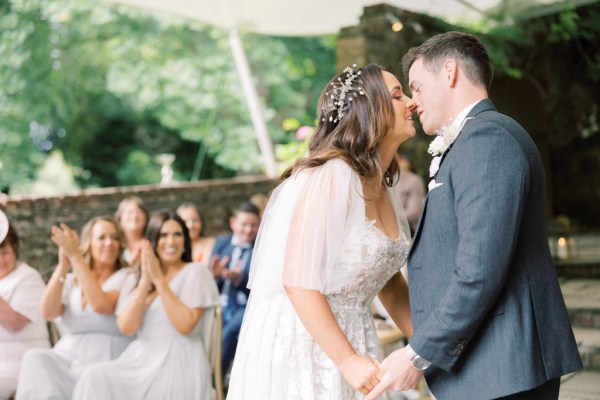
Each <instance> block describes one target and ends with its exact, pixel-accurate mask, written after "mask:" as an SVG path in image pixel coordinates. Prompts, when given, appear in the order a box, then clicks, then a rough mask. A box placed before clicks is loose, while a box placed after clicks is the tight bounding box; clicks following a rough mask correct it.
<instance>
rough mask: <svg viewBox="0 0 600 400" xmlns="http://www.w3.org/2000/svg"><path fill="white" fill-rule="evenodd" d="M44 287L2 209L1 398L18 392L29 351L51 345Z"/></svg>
mask: <svg viewBox="0 0 600 400" xmlns="http://www.w3.org/2000/svg"><path fill="white" fill-rule="evenodd" d="M44 288H45V285H44V280H43V279H42V277H41V275H40V273H39V272H38V271H37V270H35V269H33V268H31V267H30V266H29V265H27V264H26V263H24V262H23V261H19V237H18V235H17V232H16V231H15V229H14V228H13V227H12V226H10V225H9V223H8V220H7V219H6V216H5V215H4V213H3V212H2V211H0V400H5V399H9V398H10V397H11V396H12V395H13V394H14V392H15V389H16V388H17V377H18V376H19V367H20V365H21V359H22V358H23V354H24V353H25V351H27V350H29V349H33V348H38V347H39V348H48V347H50V342H49V341H48V329H47V328H46V322H45V321H44V320H43V319H42V316H41V315H40V312H39V310H38V305H39V304H40V299H41V298H42V295H43V294H44Z"/></svg>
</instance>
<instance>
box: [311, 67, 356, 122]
mask: <svg viewBox="0 0 600 400" xmlns="http://www.w3.org/2000/svg"><path fill="white" fill-rule="evenodd" d="M354 68H356V64H352V67H346V68H345V69H344V72H345V73H346V79H344V80H342V77H340V76H338V78H337V80H336V81H333V82H331V83H330V85H331V87H332V89H331V90H330V91H328V92H326V93H325V94H326V95H327V96H329V99H330V101H329V102H328V104H327V105H326V106H323V107H322V108H323V112H324V113H325V116H324V117H323V118H322V119H321V120H322V121H323V122H325V118H326V117H327V115H328V114H330V113H332V111H334V110H335V111H336V115H335V117H334V116H333V115H329V118H328V120H329V122H333V123H334V124H335V123H337V122H338V121H341V120H342V118H344V115H345V114H346V112H347V111H348V107H349V106H350V102H351V101H353V100H354V98H355V97H358V95H359V94H360V95H361V96H364V95H365V92H364V91H363V88H362V86H360V84H362V83H363V82H362V80H361V79H360V74H361V71H354ZM355 84H358V85H357V86H356V87H354V86H353V85H355Z"/></svg>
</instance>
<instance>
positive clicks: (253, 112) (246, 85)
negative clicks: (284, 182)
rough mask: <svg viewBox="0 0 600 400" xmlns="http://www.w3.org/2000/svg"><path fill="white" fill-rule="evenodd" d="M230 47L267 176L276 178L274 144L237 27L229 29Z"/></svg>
mask: <svg viewBox="0 0 600 400" xmlns="http://www.w3.org/2000/svg"><path fill="white" fill-rule="evenodd" d="M229 47H230V49H231V53H232V54H233V59H234V60H235V66H236V68H237V71H238V75H239V77H240V82H241V84H242V89H243V91H244V97H245V98H246V104H247V105H248V110H249V111H250V118H251V119H252V125H253V126H254V132H255V133H256V139H257V140H258V146H259V147H260V152H261V154H262V157H263V161H264V163H265V169H266V171H267V176H269V177H270V178H275V177H276V176H277V175H278V174H277V165H276V164H275V155H274V153H273V145H272V144H271V139H270V138H269V134H268V132H267V125H266V123H265V119H264V117H263V113H262V110H261V108H260V103H259V100H258V94H257V93H256V88H255V87H254V84H253V83H252V77H251V75H250V67H249V66H248V60H247V59H246V54H245V53H244V48H243V46H242V41H241V40H240V35H239V34H238V32H237V31H236V30H235V29H232V30H230V31H229Z"/></svg>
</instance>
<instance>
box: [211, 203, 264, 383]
mask: <svg viewBox="0 0 600 400" xmlns="http://www.w3.org/2000/svg"><path fill="white" fill-rule="evenodd" d="M259 224H260V217H259V210H258V208H256V206H254V205H253V204H252V203H250V202H244V203H242V204H240V205H239V206H238V207H237V208H236V209H235V210H234V212H233V216H232V217H231V218H230V220H229V225H230V227H231V230H232V231H233V234H232V235H228V236H223V237H220V238H218V239H217V243H215V247H214V248H213V251H212V260H211V267H212V271H213V274H214V277H215V279H216V280H217V284H218V285H219V289H220V292H221V306H222V307H223V352H222V357H221V358H222V364H221V366H222V373H223V376H225V374H226V372H227V370H228V369H229V367H230V365H231V362H232V361H233V356H234V355H235V348H236V347H237V340H238V336H239V333H240V328H241V326H242V320H243V318H244V312H245V311H246V303H247V302H248V296H249V295H250V290H249V289H248V288H247V287H246V286H247V285H248V277H249V274H250V261H251V260H252V249H253V248H254V240H255V239H256V234H257V233H258V226H259Z"/></svg>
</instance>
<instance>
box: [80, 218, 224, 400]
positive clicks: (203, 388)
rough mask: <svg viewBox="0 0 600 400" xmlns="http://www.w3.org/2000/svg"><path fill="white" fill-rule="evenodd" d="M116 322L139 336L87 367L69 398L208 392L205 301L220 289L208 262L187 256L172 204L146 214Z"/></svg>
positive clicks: (213, 300)
mask: <svg viewBox="0 0 600 400" xmlns="http://www.w3.org/2000/svg"><path fill="white" fill-rule="evenodd" d="M141 249H142V251H141V258H140V260H141V276H140V277H139V280H137V279H134V278H133V277H131V278H130V279H129V281H128V285H131V287H132V290H131V292H130V295H129V299H128V300H127V301H126V302H125V303H124V305H123V307H122V309H120V310H119V311H118V314H119V315H118V318H117V324H118V325H119V329H120V330H121V332H123V333H124V334H125V335H134V334H137V339H136V340H135V341H134V342H133V343H131V345H130V346H129V347H128V348H127V349H126V350H125V351H124V352H123V354H121V356H120V357H119V358H118V359H116V360H114V361H111V362H107V363H102V364H98V365H96V366H94V367H91V368H89V369H88V370H86V372H85V373H84V374H83V375H82V376H81V378H80V380H79V382H78V383H77V387H76V389H75V394H74V396H73V399H85V400H91V399H101V400H108V399H117V398H118V399H209V398H210V393H211V388H212V386H211V379H210V365H209V361H208V357H207V355H206V350H207V348H206V343H205V342H204V340H208V339H209V335H208V334H207V332H206V331H207V329H209V328H210V326H211V324H212V320H211V317H212V313H211V312H210V308H211V307H214V306H216V305H217V304H218V297H219V296H218V292H217V287H216V285H215V282H214V279H213V278H212V276H211V274H210V272H209V271H208V268H207V267H205V266H204V265H201V264H196V263H192V262H191V246H190V239H189V237H188V232H187V228H186V226H185V223H184V222H183V220H182V219H181V217H179V215H177V214H176V213H175V212H173V211H158V212H156V213H154V214H153V215H152V217H151V218H150V221H149V223H148V229H147V231H146V240H144V241H143V242H142V247H141Z"/></svg>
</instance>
